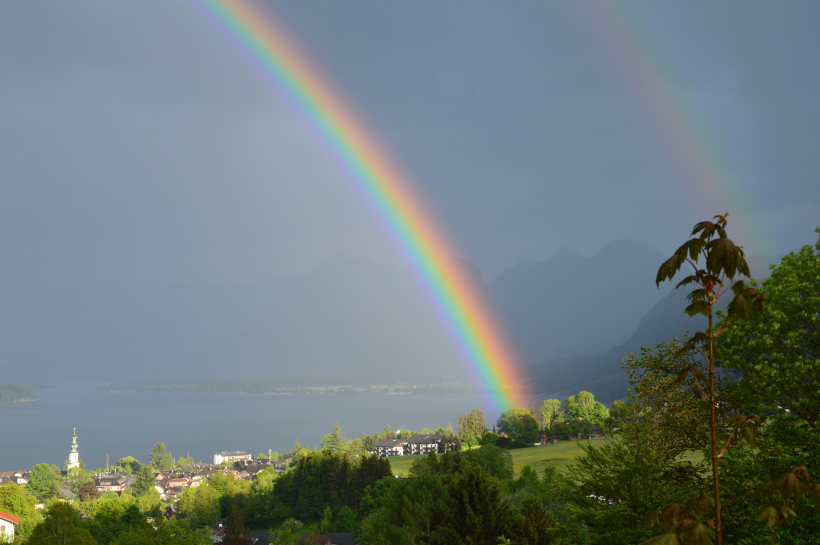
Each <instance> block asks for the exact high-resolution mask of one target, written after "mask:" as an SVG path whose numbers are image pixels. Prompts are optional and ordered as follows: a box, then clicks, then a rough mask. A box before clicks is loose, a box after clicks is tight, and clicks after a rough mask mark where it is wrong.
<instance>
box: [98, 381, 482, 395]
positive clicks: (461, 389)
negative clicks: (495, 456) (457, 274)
mask: <svg viewBox="0 0 820 545" xmlns="http://www.w3.org/2000/svg"><path fill="white" fill-rule="evenodd" d="M361 378H362V377H322V378H319V377H284V378H272V379H256V380H204V381H133V382H117V383H114V384H110V385H108V386H103V387H101V388H98V389H99V390H102V391H108V392H136V393H198V394H256V395H289V394H290V395H292V394H301V395H310V394H313V395H323V394H335V395H345V394H347V395H363V394H382V395H384V394H393V395H402V394H403V395H412V394H416V395H419V394H421V395H448V394H450V395H452V394H472V393H475V392H476V391H477V390H476V388H475V387H474V386H473V385H472V384H470V383H468V382H439V383H424V384H421V383H410V382H399V381H390V380H372V379H371V380H369V381H363V380H361ZM368 382H369V383H368Z"/></svg>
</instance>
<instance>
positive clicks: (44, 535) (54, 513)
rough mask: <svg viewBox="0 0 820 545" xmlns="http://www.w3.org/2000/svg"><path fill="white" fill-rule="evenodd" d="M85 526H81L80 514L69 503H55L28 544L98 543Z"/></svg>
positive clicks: (74, 544)
mask: <svg viewBox="0 0 820 545" xmlns="http://www.w3.org/2000/svg"><path fill="white" fill-rule="evenodd" d="M96 543H97V542H96V541H95V540H94V538H93V537H91V534H90V533H89V532H88V530H86V529H85V528H81V527H80V514H79V513H78V512H77V511H75V510H74V509H73V508H72V507H71V506H70V505H69V504H67V503H61V502H58V503H55V504H53V505H51V506H50V507H49V508H48V509H46V512H45V517H44V519H43V521H42V522H41V523H40V524H38V525H37V526H36V527H35V528H34V531H33V532H32V533H31V537H29V539H28V545H96Z"/></svg>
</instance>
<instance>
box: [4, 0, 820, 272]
mask: <svg viewBox="0 0 820 545" xmlns="http://www.w3.org/2000/svg"><path fill="white" fill-rule="evenodd" d="M266 9H268V10H269V11H270V13H272V14H275V16H276V17H277V18H278V19H279V20H280V21H281V22H282V24H284V25H285V26H286V27H287V28H288V29H289V30H290V32H291V34H292V35H293V36H295V37H296V39H297V40H298V41H299V42H300V43H301V44H302V45H303V47H304V48H305V50H306V51H307V52H308V54H309V55H311V56H312V57H313V58H314V59H315V61H316V62H317V64H318V65H319V66H320V67H321V69H322V70H323V71H325V73H326V74H327V75H328V77H329V78H330V79H332V80H333V81H334V82H335V84H336V85H337V86H338V88H339V89H340V90H341V92H342V93H343V94H344V95H345V97H346V98H347V100H349V102H350V103H351V104H353V105H354V107H355V108H356V109H357V110H358V111H359V112H361V114H362V116H363V118H364V120H365V122H366V123H367V124H368V125H369V126H371V127H372V128H373V131H374V134H375V135H376V138H377V139H378V140H379V141H380V142H381V143H382V144H383V146H384V147H385V148H387V149H388V150H390V152H391V153H392V155H393V157H394V158H395V160H396V161H397V163H398V164H399V165H401V166H402V168H404V169H405V170H406V171H407V172H408V173H409V174H410V176H411V178H412V179H413V180H414V182H415V184H416V189H417V190H418V192H419V193H420V195H421V196H422V198H423V199H424V200H426V201H427V202H428V203H429V204H430V207H431V208H432V210H433V212H434V214H435V216H436V217H437V218H438V219H439V221H440V223H441V224H443V225H444V226H445V227H446V228H447V230H448V232H449V233H450V235H451V237H452V239H453V240H454V241H455V242H456V246H457V250H456V251H457V252H458V253H459V254H460V255H461V256H463V257H468V258H470V259H472V260H473V261H474V262H475V263H476V264H477V265H478V266H479V267H480V268H481V269H482V271H483V272H484V277H485V279H490V278H492V277H494V276H496V275H498V274H499V273H501V272H502V271H503V270H504V269H505V268H507V267H509V266H511V265H514V264H516V263H518V262H520V261H531V260H541V259H544V258H546V257H549V256H550V255H552V254H554V253H555V252H556V251H557V250H558V249H560V248H561V247H568V248H571V249H573V250H576V251H579V252H581V253H583V254H586V255H592V254H594V253H595V252H597V251H598V250H599V249H600V248H601V247H602V246H603V245H604V244H605V243H606V242H608V241H611V240H615V239H623V238H634V239H638V240H641V241H643V242H646V243H648V244H650V245H651V246H652V247H654V248H656V249H657V250H659V251H662V252H664V253H668V252H669V251H671V250H672V249H673V248H674V247H675V246H676V245H677V244H678V243H680V242H682V240H683V239H684V238H685V237H686V235H687V234H688V230H689V229H690V228H691V225H692V224H694V223H695V222H696V221H700V220H702V219H706V218H708V217H710V216H711V215H713V214H715V213H721V212H725V211H727V210H728V211H730V212H731V213H732V216H733V218H734V221H733V223H732V224H730V226H733V227H734V228H735V231H734V233H733V234H734V237H735V238H736V239H737V241H738V242H739V243H741V244H743V245H744V246H745V247H746V248H747V249H748V250H749V252H750V253H753V254H765V255H772V254H780V253H784V252H787V251H790V250H792V249H796V248H798V247H799V246H800V245H801V244H805V243H808V242H811V241H813V240H814V239H815V236H816V235H814V233H813V228H814V227H815V226H817V225H820V183H818V179H817V173H818V166H820V165H819V164H818V163H820V153H818V151H820V106H819V105H818V104H819V103H818V97H819V96H820V89H819V88H818V87H820V63H818V62H817V53H818V51H820V33H817V32H816V23H817V21H818V17H819V16H820V6H818V5H817V4H814V3H809V2H806V3H799V4H798V3H788V4H783V3H771V2H742V3H741V2H724V3H720V4H719V5H711V4H704V3H691V2H678V3H671V2H666V3H663V4H658V3H648V2H647V3H636V4H628V5H626V6H625V7H624V8H623V9H617V11H616V10H614V9H609V8H607V9H603V7H601V6H600V5H598V4H596V3H570V2H492V3H490V2H449V3H441V2H405V3H384V2H361V1H348V2H316V1H299V2H293V1H290V2H269V3H266ZM613 13H617V14H620V16H621V17H624V18H625V19H624V21H625V22H624V21H610V20H608V19H607V18H608V17H610V16H611V15H612V14H613ZM602 21H603V22H602ZM608 32H610V33H608ZM619 33H620V34H619ZM618 35H620V36H621V37H622V38H625V39H634V40H635V42H634V43H635V44H637V45H635V48H634V49H633V53H634V54H635V55H637V56H636V57H635V58H632V59H630V58H629V55H624V52H623V51H621V50H619V49H618V42H617V40H616V39H614V38H613V36H615V37H617V36H618ZM627 52H628V50H627ZM641 54H642V55H644V56H645V57H646V58H650V59H654V61H653V62H654V63H655V64H654V65H651V66H649V67H648V68H647V67H646V66H645V68H647V72H646V75H647V76H648V77H649V79H648V80H647V81H643V82H641V81H636V79H635V77H634V74H633V73H631V72H630V71H629V66H630V62H638V65H640V62H639V61H636V59H638V58H639V57H640V55H641ZM647 85H654V86H655V88H656V89H660V90H664V91H665V92H667V93H668V94H669V95H668V96H669V97H678V99H679V100H680V102H677V103H676V102H674V100H673V101H672V102H670V104H672V105H674V104H686V105H687V106H688V108H689V110H687V111H686V112H683V111H669V112H666V113H668V114H670V115H673V116H674V115H677V116H682V117H681V119H684V120H686V119H687V116H691V117H692V118H693V119H692V121H693V123H695V122H696V124H697V126H698V127H699V128H698V129H697V130H696V131H693V132H692V133H691V134H690V136H691V137H692V139H693V141H694V142H695V143H696V144H702V143H704V142H708V145H706V148H707V149H709V150H712V151H713V152H714V153H715V154H717V155H718V156H719V159H720V161H721V164H722V165H724V167H725V168H726V172H729V173H731V175H732V176H733V178H732V179H731V180H729V181H726V182H725V183H722V184H720V187H704V184H703V181H702V180H695V179H693V176H692V173H691V171H687V170H686V169H685V168H681V164H680V162H676V159H675V157H676V152H677V151H678V150H676V149H675V145H676V141H675V140H674V139H670V138H669V137H668V135H667V134H665V133H664V124H663V123H662V122H661V121H660V120H659V119H658V117H659V116H658V115H657V112H654V113H653V111H652V109H651V108H650V107H648V106H650V105H648V104H647V103H646V102H647V99H646V94H645V93H643V92H642V91H646V89H647ZM681 97H682V98H681ZM677 143H678V144H680V142H677ZM690 143H691V142H690ZM0 150H2V151H0V153H2V161H0V192H1V193H0V254H1V255H2V256H3V257H2V259H1V260H0V279H1V280H2V281H4V282H32V281H33V282H57V283H100V282H102V283H108V282H121V281H129V282H133V281H139V282H160V283H173V284H188V285H204V284H210V283H222V282H242V281H252V280H259V279H264V278H268V277H271V276H274V275H279V274H287V273H293V272H302V271H307V270H309V269H311V268H312V267H313V266H315V265H316V264H317V263H319V262H321V261H322V260H324V259H327V258H328V257H331V256H333V255H336V254H339V253H342V254H345V255H350V256H369V257H372V258H374V259H376V260H377V261H382V262H386V263H397V262H399V258H398V256H397V254H396V252H395V251H394V249H393V248H391V246H390V245H389V243H388V242H387V238H386V237H385V236H384V234H383V233H381V232H380V231H379V228H378V226H377V224H376V222H375V221H374V220H373V219H372V218H371V217H370V216H369V213H368V211H367V209H366V207H365V206H364V205H363V204H362V203H361V202H360V201H359V200H358V197H357V196H356V195H355V194H354V193H353V192H352V191H351V190H350V188H349V187H348V185H347V184H346V182H345V181H344V180H343V178H342V176H341V175H340V174H339V173H338V172H337V171H336V170H335V168H334V166H333V164H332V163H331V162H330V161H329V160H328V159H327V158H326V157H325V155H324V153H323V151H322V149H321V148H320V147H319V146H318V145H317V144H316V143H315V142H314V141H313V140H312V138H311V136H310V135H309V133H308V132H307V131H306V130H305V129H304V128H303V127H302V125H301V124H300V122H299V120H298V119H296V118H295V117H294V116H293V115H292V114H291V113H290V111H289V110H288V109H287V108H286V107H285V106H284V105H283V104H282V103H281V102H280V101H279V100H278V98H277V97H276V95H275V94H274V93H272V92H271V91H270V89H268V88H267V87H266V86H265V85H264V83H263V82H262V81H261V80H260V79H259V78H258V77H257V76H256V75H255V74H254V73H253V71H252V70H251V69H250V68H249V67H248V66H247V65H246V64H245V63H244V61H242V60H241V59H240V58H239V57H238V56H237V55H236V54H235V53H234V51H233V50H231V48H230V47H228V46H227V45H226V43H225V42H224V41H223V40H222V38H221V37H220V36H219V35H217V34H216V33H215V32H213V30H212V29H211V28H210V27H209V26H208V25H207V24H206V23H205V22H204V21H203V20H202V19H201V18H200V17H199V16H198V15H197V14H196V13H195V12H194V11H193V10H192V9H191V8H190V7H189V6H188V5H187V4H186V3H184V2H181V1H180V2H177V1H167V0H163V1H153V0H152V1H144V2H139V3H123V2H100V1H81V0H77V1H73V2H57V1H53V2H47V1H40V2H4V3H2V4H0Z"/></svg>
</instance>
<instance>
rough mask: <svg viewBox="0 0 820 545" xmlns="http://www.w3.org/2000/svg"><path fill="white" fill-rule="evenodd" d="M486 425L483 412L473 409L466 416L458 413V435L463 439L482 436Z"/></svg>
mask: <svg viewBox="0 0 820 545" xmlns="http://www.w3.org/2000/svg"><path fill="white" fill-rule="evenodd" d="M485 431H487V427H486V426H485V425H484V413H482V412H481V411H480V410H478V409H475V410H473V411H472V412H470V413H469V414H468V415H467V416H464V415H462V414H461V413H459V415H458V435H459V437H461V439H462V440H463V441H469V440H470V439H472V438H473V437H482V436H483V435H484V432H485Z"/></svg>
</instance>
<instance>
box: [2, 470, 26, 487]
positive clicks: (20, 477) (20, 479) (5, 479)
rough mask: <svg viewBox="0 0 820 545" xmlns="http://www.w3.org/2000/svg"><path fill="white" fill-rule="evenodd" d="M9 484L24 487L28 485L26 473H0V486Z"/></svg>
mask: <svg viewBox="0 0 820 545" xmlns="http://www.w3.org/2000/svg"><path fill="white" fill-rule="evenodd" d="M9 482H11V483H17V484H19V485H20V486H26V485H27V484H28V471H0V484H5V483H9Z"/></svg>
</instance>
